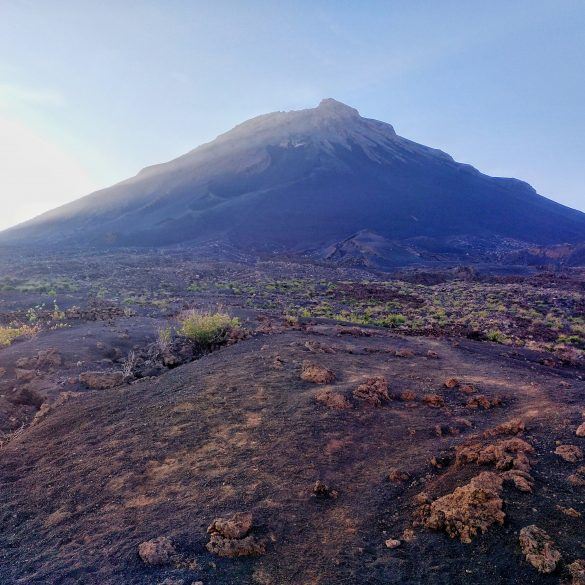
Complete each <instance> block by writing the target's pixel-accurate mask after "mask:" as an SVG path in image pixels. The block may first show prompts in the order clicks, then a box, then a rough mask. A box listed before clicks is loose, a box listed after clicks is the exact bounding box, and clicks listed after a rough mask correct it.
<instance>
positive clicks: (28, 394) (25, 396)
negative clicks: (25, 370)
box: [9, 386, 45, 408]
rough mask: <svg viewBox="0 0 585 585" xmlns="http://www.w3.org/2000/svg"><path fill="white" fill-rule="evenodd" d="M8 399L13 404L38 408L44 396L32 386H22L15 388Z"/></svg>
mask: <svg viewBox="0 0 585 585" xmlns="http://www.w3.org/2000/svg"><path fill="white" fill-rule="evenodd" d="M9 400H10V402H12V403H13V404H22V405H24V406H34V407H35V408H40V407H41V406H42V404H43V402H44V401H45V398H44V397H43V396H42V395H41V394H40V393H39V392H37V391H36V390H35V389H34V388H30V387H29V386H22V387H20V388H17V389H16V391H15V392H14V394H12V395H11V396H10V397H9Z"/></svg>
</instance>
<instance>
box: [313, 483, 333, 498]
mask: <svg viewBox="0 0 585 585" xmlns="http://www.w3.org/2000/svg"><path fill="white" fill-rule="evenodd" d="M313 495H314V496H315V497H317V498H325V499H329V500H336V499H337V497H338V496H339V493H338V492H337V491H336V490H334V489H331V488H330V487H329V486H328V485H327V484H325V483H323V482H322V481H321V480H319V479H318V480H317V481H316V482H315V485H314V486H313Z"/></svg>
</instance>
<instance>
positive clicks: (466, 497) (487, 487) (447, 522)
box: [423, 471, 506, 542]
mask: <svg viewBox="0 0 585 585" xmlns="http://www.w3.org/2000/svg"><path fill="white" fill-rule="evenodd" d="M501 491H502V479H501V478H500V477H499V476H498V475H497V474H496V473H492V472H489V471H484V472H483V473H480V474H479V475H477V476H476V477H474V478H473V479H472V480H471V481H470V482H469V483H468V484H466V485H464V486H462V487H458V488H456V489H455V491H454V492H452V493H450V494H447V495H446V496H443V497H441V498H438V499H437V500H435V501H434V502H433V503H432V504H430V505H427V506H426V507H425V509H424V510H423V524H424V525H425V526H426V527H427V528H431V529H433V530H444V531H445V532H446V533H447V534H448V535H449V536H450V537H451V538H456V537H459V538H460V539H461V541H462V542H471V540H472V539H473V537H474V536H475V535H476V534H477V533H478V532H480V531H481V532H485V531H486V530H487V529H488V528H489V527H490V526H491V525H492V524H494V523H497V524H503V523H504V518H505V517H506V514H505V513H504V512H503V510H502V505H503V501H502V498H501V497H500V494H501Z"/></svg>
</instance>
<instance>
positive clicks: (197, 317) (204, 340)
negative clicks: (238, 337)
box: [178, 309, 240, 348]
mask: <svg viewBox="0 0 585 585" xmlns="http://www.w3.org/2000/svg"><path fill="white" fill-rule="evenodd" d="M179 321H180V323H181V327H180V328H179V331H178V332H179V334H180V335H183V336H185V337H187V338H188V339H191V340H192V341H195V342H196V343H198V344H199V345H201V346H202V347H204V348H210V347H212V346H214V345H220V344H221V343H224V342H225V341H226V340H227V338H228V336H229V334H230V333H231V332H232V331H234V330H236V329H239V327H240V320H239V319H237V318H236V317H230V316H229V315H228V314H226V313H222V312H216V313H211V312H201V311H197V310H195V309H192V310H190V311H187V312H185V313H183V315H181V317H180V318H179Z"/></svg>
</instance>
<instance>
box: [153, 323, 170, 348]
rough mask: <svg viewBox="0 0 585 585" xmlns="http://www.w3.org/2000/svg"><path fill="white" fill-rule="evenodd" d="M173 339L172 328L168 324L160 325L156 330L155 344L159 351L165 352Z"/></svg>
mask: <svg viewBox="0 0 585 585" xmlns="http://www.w3.org/2000/svg"><path fill="white" fill-rule="evenodd" d="M172 341H173V330H172V328H171V326H170V325H165V326H161V327H159V328H158V329H157V331H156V345H157V347H158V349H159V351H160V352H162V353H165V352H166V351H168V349H169V348H170V346H171V342H172Z"/></svg>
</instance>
